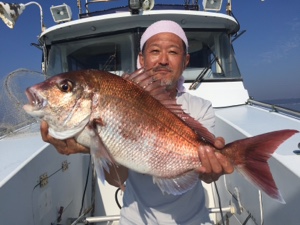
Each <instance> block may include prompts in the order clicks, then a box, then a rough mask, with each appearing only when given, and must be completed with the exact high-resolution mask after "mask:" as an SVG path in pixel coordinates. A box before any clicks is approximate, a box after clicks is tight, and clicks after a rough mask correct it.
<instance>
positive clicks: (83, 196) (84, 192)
mask: <svg viewBox="0 0 300 225" xmlns="http://www.w3.org/2000/svg"><path fill="white" fill-rule="evenodd" d="M90 166H91V156H90V157H89V164H88V171H87V174H86V180H85V185H84V190H83V195H82V199H81V208H80V211H79V215H78V216H80V215H81V213H82V209H83V204H84V200H85V194H86V190H87V185H88V182H89V175H90Z"/></svg>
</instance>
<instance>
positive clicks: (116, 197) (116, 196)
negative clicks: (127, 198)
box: [115, 187, 122, 209]
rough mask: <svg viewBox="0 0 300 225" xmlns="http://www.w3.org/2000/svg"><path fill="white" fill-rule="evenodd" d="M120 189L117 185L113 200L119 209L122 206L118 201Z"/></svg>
mask: <svg viewBox="0 0 300 225" xmlns="http://www.w3.org/2000/svg"><path fill="white" fill-rule="evenodd" d="M120 190H121V188H120V187H119V188H118V189H117V190H116V192H115V201H116V203H117V205H118V207H119V209H121V208H122V206H121V205H120V202H119V200H118V193H119V191H120Z"/></svg>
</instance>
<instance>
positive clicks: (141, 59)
mask: <svg viewBox="0 0 300 225" xmlns="http://www.w3.org/2000/svg"><path fill="white" fill-rule="evenodd" d="M138 57H139V62H140V65H141V67H144V65H145V63H144V56H143V53H142V52H140V53H139V56H138Z"/></svg>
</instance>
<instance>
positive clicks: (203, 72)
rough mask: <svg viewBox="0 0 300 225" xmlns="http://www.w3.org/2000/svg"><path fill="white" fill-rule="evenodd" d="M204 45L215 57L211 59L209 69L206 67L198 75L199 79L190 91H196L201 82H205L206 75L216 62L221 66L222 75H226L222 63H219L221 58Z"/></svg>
mask: <svg viewBox="0 0 300 225" xmlns="http://www.w3.org/2000/svg"><path fill="white" fill-rule="evenodd" d="M204 45H205V46H206V47H207V48H208V49H209V50H210V52H211V53H212V55H213V56H214V57H213V58H212V59H211V61H210V63H209V65H208V66H207V67H205V68H204V69H203V70H202V71H201V73H200V74H199V75H198V77H197V78H196V79H195V80H194V82H193V83H192V84H191V86H190V87H189V90H196V89H197V88H198V87H199V85H200V83H201V81H202V80H203V78H204V76H205V74H206V73H207V72H208V71H209V70H210V68H211V66H212V65H213V64H214V63H215V62H217V63H218V65H219V67H220V68H221V71H222V74H225V73H224V70H223V67H222V65H221V63H220V62H219V58H218V57H217V56H216V54H215V53H214V52H213V51H212V50H211V48H210V47H209V46H208V45H207V44H204Z"/></svg>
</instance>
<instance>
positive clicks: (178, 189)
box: [153, 171, 199, 195]
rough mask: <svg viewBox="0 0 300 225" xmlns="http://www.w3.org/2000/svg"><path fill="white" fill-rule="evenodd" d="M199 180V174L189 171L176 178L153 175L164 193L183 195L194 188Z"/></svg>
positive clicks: (154, 180) (154, 181)
mask: <svg viewBox="0 0 300 225" xmlns="http://www.w3.org/2000/svg"><path fill="white" fill-rule="evenodd" d="M197 182H199V174H198V173H196V172H195V171H189V172H187V173H185V174H183V175H181V176H179V177H176V178H158V177H153V183H155V184H157V186H158V187H159V188H160V190H161V191H162V192H163V193H168V194H172V195H181V194H183V193H185V192H187V191H188V190H190V189H192V188H193V187H194V186H195V185H196V183H197Z"/></svg>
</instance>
